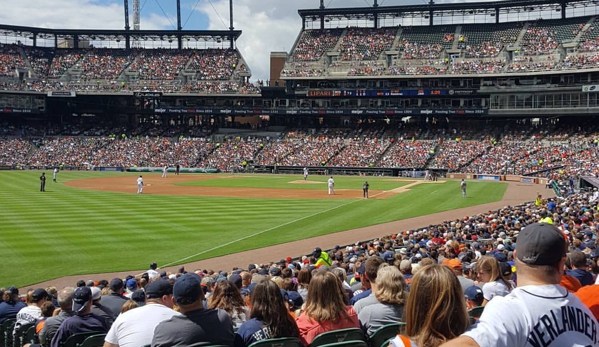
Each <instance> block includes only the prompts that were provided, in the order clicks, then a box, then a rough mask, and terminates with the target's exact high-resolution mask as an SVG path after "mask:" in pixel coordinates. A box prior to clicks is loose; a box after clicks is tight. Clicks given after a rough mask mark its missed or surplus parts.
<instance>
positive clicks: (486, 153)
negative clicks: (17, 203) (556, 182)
mask: <svg viewBox="0 0 599 347" xmlns="http://www.w3.org/2000/svg"><path fill="white" fill-rule="evenodd" d="M4 129H5V130H4V132H3V134H2V137H0V145H1V146H2V150H3V152H2V153H1V157H2V158H3V161H2V164H1V165H8V166H17V165H22V166H24V167H44V166H58V165H64V166H67V167H87V168H91V167H95V166H116V167H133V166H154V167H161V166H163V165H164V164H168V165H174V164H175V163H179V164H180V165H183V166H184V167H205V166H208V167H214V168H218V169H220V170H222V171H233V170H240V169H243V168H245V167H246V166H247V165H248V164H255V165H269V166H270V165H278V166H297V167H305V166H316V167H318V166H328V167H335V166H346V167H386V168H396V167H405V168H421V169H442V170H448V171H449V172H463V173H478V174H483V173H487V174H492V173H494V174H516V175H535V176H544V177H550V176H552V175H554V174H555V173H556V172H562V175H568V174H572V175H589V174H590V175H595V174H598V173H599V172H598V165H597V160H596V159H597V158H598V157H599V146H598V144H599V132H596V131H594V130H589V131H582V130H578V131H577V130H574V129H569V130H567V131H566V130H564V131H558V132H550V131H548V130H540V129H536V130H530V129H529V131H522V132H517V131H511V132H509V131H508V133H506V134H505V135H499V136H497V137H496V135H495V134H501V131H500V130H498V129H487V130H486V131H484V132H480V131H479V132H476V131H470V130H467V129H463V130H461V131H456V130H455V129H454V130H450V131H446V130H444V131H441V130H439V131H436V130H433V131H431V130H428V131H423V132H417V133H410V132H397V131H396V130H391V129H388V128H385V127H383V128H374V127H373V128H368V127H366V128H362V127H358V128H357V130H350V129H345V128H341V129H328V128H325V129H322V130H319V131H315V130H314V131H306V130H300V129H292V130H289V131H287V132H283V133H273V135H272V136H265V135H264V136H261V137H247V136H246V137H239V136H229V137H225V138H224V139H220V138H218V137H214V136H215V135H214V134H212V133H211V130H210V129H208V128H203V127H195V126H193V127H187V126H174V125H173V126H171V127H161V126H154V125H149V124H146V125H145V126H140V127H137V128H136V129H133V130H131V129H127V128H123V127H117V128H103V127H102V126H101V125H95V126H88V127H81V126H78V125H72V124H62V125H60V126H46V127H44V128H43V129H39V128H36V127H31V126H18V127H16V126H14V125H7V126H6V127H4ZM576 132H578V133H577V134H576V135H572V134H574V133H576ZM15 141H16V142H15ZM17 144H18V146H17ZM26 144H27V145H26ZM15 146H17V148H26V151H20V150H19V151H18V153H19V155H15V153H16V152H15V151H16V150H15V149H14V147H15ZM11 158H13V159H11Z"/></svg>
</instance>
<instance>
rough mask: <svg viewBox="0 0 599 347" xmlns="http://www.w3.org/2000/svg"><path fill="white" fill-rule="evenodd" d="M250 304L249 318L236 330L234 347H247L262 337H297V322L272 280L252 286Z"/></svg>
mask: <svg viewBox="0 0 599 347" xmlns="http://www.w3.org/2000/svg"><path fill="white" fill-rule="evenodd" d="M251 306H252V311H251V313H250V318H251V319H250V320H248V321H247V322H245V323H243V324H242V325H241V326H240V327H239V330H237V333H236V334H235V347H247V346H249V345H251V344H252V343H254V342H257V341H261V340H264V339H274V338H280V337H299V330H298V328H297V324H296V323H295V320H294V319H293V318H292V317H291V315H290V314H289V311H288V309H287V306H286V305H285V302H284V300H283V296H282V295H281V290H280V289H279V287H278V286H277V285H276V283H274V282H273V281H269V280H263V281H262V282H260V283H258V284H257V285H256V286H255V287H254V289H253V291H252V294H251Z"/></svg>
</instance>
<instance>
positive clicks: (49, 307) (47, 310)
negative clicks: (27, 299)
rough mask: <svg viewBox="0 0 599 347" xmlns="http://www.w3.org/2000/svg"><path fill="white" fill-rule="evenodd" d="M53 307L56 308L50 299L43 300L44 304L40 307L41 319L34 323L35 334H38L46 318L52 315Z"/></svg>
mask: <svg viewBox="0 0 599 347" xmlns="http://www.w3.org/2000/svg"><path fill="white" fill-rule="evenodd" d="M55 309H56V306H54V304H53V303H52V301H50V300H48V301H46V302H44V304H43V305H42V307H41V310H42V316H43V317H42V319H40V320H38V321H37V323H35V334H36V335H39V334H40V333H41V332H42V329H43V328H44V325H46V319H48V318H50V317H52V315H53V314H54V310H55Z"/></svg>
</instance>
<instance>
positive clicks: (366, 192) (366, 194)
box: [362, 181, 370, 199]
mask: <svg viewBox="0 0 599 347" xmlns="http://www.w3.org/2000/svg"><path fill="white" fill-rule="evenodd" d="M368 189H370V184H368V181H366V182H364V184H363V185H362V191H363V192H364V199H368Z"/></svg>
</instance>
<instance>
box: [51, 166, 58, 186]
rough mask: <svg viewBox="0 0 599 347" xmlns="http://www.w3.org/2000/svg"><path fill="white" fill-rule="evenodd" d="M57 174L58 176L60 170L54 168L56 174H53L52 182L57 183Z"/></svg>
mask: <svg viewBox="0 0 599 347" xmlns="http://www.w3.org/2000/svg"><path fill="white" fill-rule="evenodd" d="M56 174H58V168H57V167H55V168H54V173H53V174H52V181H53V182H54V183H56Z"/></svg>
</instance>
